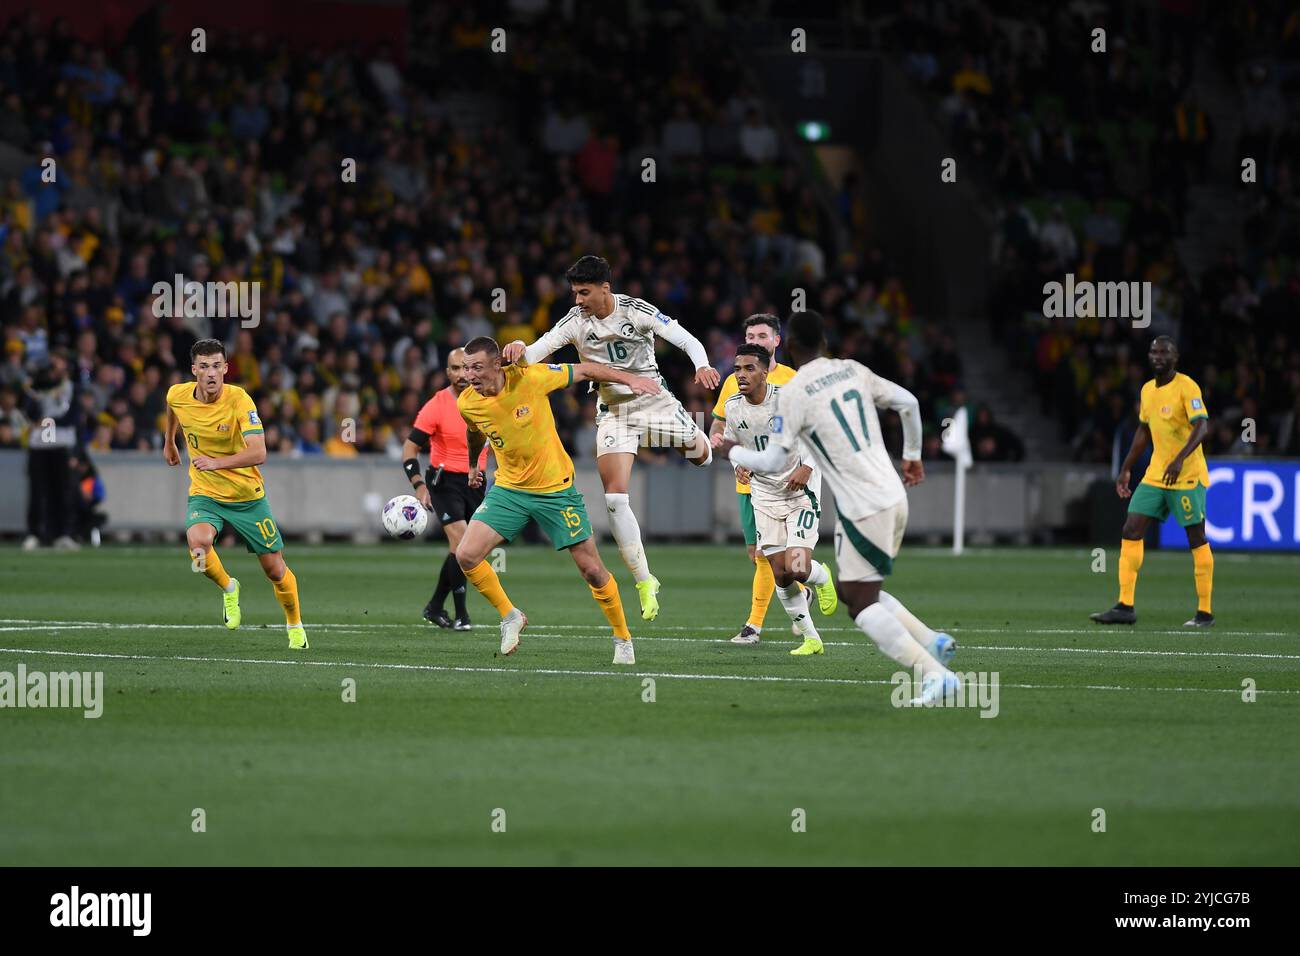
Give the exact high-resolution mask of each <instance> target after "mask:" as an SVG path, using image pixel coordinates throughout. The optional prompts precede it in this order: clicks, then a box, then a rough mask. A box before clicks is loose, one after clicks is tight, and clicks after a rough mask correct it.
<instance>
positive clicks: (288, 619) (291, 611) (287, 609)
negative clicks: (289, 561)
mask: <svg viewBox="0 0 1300 956" xmlns="http://www.w3.org/2000/svg"><path fill="white" fill-rule="evenodd" d="M271 587H273V588H275V599H276V600H277V601H279V602H280V607H282V608H284V622H285V623H286V624H288V625H289V626H290V627H297V626H298V625H299V624H301V623H302V614H301V612H300V610H299V608H298V579H297V578H295V577H294V576H293V572H292V571H290V570H289V569H288V568H285V569H284V577H282V578H281V579H280V580H278V581H272V582H271Z"/></svg>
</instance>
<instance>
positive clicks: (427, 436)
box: [402, 349, 487, 631]
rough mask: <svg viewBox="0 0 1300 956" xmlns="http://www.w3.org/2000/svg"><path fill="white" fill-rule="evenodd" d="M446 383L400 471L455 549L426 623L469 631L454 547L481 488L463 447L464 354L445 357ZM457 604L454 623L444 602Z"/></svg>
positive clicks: (406, 446) (405, 448) (406, 449)
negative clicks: (424, 456)
mask: <svg viewBox="0 0 1300 956" xmlns="http://www.w3.org/2000/svg"><path fill="white" fill-rule="evenodd" d="M447 381H449V382H450V383H451V384H450V385H448V386H447V387H446V388H444V389H443V390H442V391H440V392H438V394H436V395H434V396H433V398H431V399H429V400H428V401H427V402H425V403H424V407H423V408H421V409H420V413H419V414H418V415H416V416H415V425H414V426H413V427H412V428H411V433H410V435H408V436H407V438H406V441H405V442H403V444H402V469H403V470H404V471H405V472H406V477H407V480H409V481H410V482H411V486H412V487H413V488H414V490H415V497H416V498H417V499H419V502H420V504H422V505H424V506H425V507H426V508H428V509H429V510H430V511H434V512H436V513H437V514H438V517H439V518H440V519H441V521H442V528H443V531H444V532H446V534H447V544H448V545H450V546H451V550H450V551H448V552H447V557H446V559H445V560H444V561H443V562H442V570H441V572H440V573H439V574H438V584H437V587H435V588H434V590H433V597H432V598H430V599H429V603H428V604H426V605H425V607H424V619H425V620H426V621H428V622H429V623H430V624H437V625H438V626H439V627H448V628H454V629H455V630H457V631H468V630H470V628H471V627H472V626H473V625H471V624H470V621H469V613H468V612H467V611H466V610H465V575H464V573H463V572H462V571H461V569H460V565H459V564H458V563H457V562H456V546H457V545H459V544H460V539H461V536H462V535H463V534H464V533H465V522H466V521H468V520H469V516H470V515H471V514H473V513H474V509H475V508H477V507H478V506H479V505H481V504H482V503H483V489H482V488H471V487H470V485H469V446H468V445H466V444H465V420H464V419H463V418H461V417H460V410H459V409H458V408H457V407H456V399H457V398H458V397H459V396H460V393H461V392H463V391H465V388H466V386H467V385H469V382H468V381H467V380H466V379H465V350H464V349H453V350H452V352H451V354H450V355H448V356H447ZM423 448H428V449H429V469H428V471H427V472H426V473H425V477H424V478H421V477H420V458H419V455H420V450H421V449H423ZM486 466H487V449H486V448H484V449H483V452H482V453H481V454H480V455H479V460H478V470H479V471H482V470H483V469H484V468H485V467H486ZM448 594H450V595H451V596H452V600H454V601H455V602H456V619H455V620H454V621H453V620H452V619H451V618H449V617H448V616H447V612H446V610H445V609H444V608H443V604H445V603H446V601H447V595H448Z"/></svg>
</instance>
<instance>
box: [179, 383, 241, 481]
mask: <svg viewBox="0 0 1300 956" xmlns="http://www.w3.org/2000/svg"><path fill="white" fill-rule="evenodd" d="M196 387H197V384H196V383H195V382H179V383H177V384H175V385H173V386H172V387H171V388H169V389H168V390H167V407H168V408H170V409H171V410H172V411H173V412H174V413H175V415H176V418H177V419H178V420H179V421H180V423H181V429H182V430H183V431H184V432H185V444H186V446H187V447H188V448H189V453H190V494H192V495H206V496H207V497H209V498H215V499H216V500H217V501H254V500H256V499H258V498H262V497H264V496H265V495H266V487H265V486H264V485H263V484H262V473H261V471H259V470H258V468H257V466H256V465H248V466H247V467H244V468H222V469H219V470H218V471H198V470H197V469H195V467H194V458H195V456H198V455H206V456H208V457H210V458H220V457H222V456H224V455H233V454H235V453H236V452H240V451H243V450H244V448H245V447H247V442H245V441H244V436H245V435H260V434H262V420H261V419H260V418H258V416H257V406H256V405H254V404H253V400H252V399H251V398H250V397H249V395H248V393H247V392H246V391H244V390H243V389H242V388H240V387H239V386H238V385H223V386H222V388H221V394H220V395H219V396H217V400H216V401H215V402H204V401H200V400H199V399H198V398H196V397H195V395H194V392H195V389H196Z"/></svg>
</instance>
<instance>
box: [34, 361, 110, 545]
mask: <svg viewBox="0 0 1300 956" xmlns="http://www.w3.org/2000/svg"><path fill="white" fill-rule="evenodd" d="M24 395H25V399H26V409H25V411H26V414H27V417H28V418H29V419H30V420H31V422H32V426H33V427H32V432H31V435H30V437H29V440H28V445H27V478H28V486H27V494H28V499H27V537H26V538H25V539H24V540H23V550H24V551H32V550H35V549H36V548H38V547H42V546H49V545H51V544H53V545H54V546H55V547H57V548H75V547H76V546H77V545H76V542H75V541H74V540H73V538H72V532H73V531H74V514H73V508H74V505H73V501H72V497H71V491H72V472H71V463H70V459H71V458H72V453H73V450H74V449H75V447H76V443H77V433H78V421H77V418H78V416H79V415H80V412H81V408H80V404H79V402H78V397H77V386H76V385H75V384H74V383H73V381H72V379H71V378H69V376H68V357H67V356H66V355H65V354H64V353H63V352H60V351H56V352H54V353H53V354H51V355H50V361H49V365H48V366H46V367H45V368H42V369H40V370H39V371H38V372H37V375H36V377H35V379H34V380H33V382H32V383H31V385H30V386H28V387H26V388H25V389H24ZM127 421H130V419H127Z"/></svg>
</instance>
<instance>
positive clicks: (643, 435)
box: [502, 256, 719, 621]
mask: <svg viewBox="0 0 1300 956" xmlns="http://www.w3.org/2000/svg"><path fill="white" fill-rule="evenodd" d="M564 275H565V278H566V279H568V280H569V285H570V287H571V288H572V290H573V301H574V302H575V303H576V304H575V305H574V307H573V308H572V309H570V310H569V313H568V315H566V316H565V317H564V318H562V319H561V320H560V321H559V322H557V323H556V324H555V327H554V328H552V329H551V330H550V331H548V332H547V333H546V334H545V335H543V336H542V337H541V338H540V339H538V340H537V341H536V342H534V343H533V344H532V345H528V346H525V345H524V343H523V342H520V341H515V342H511V343H510V344H509V345H507V346H506V347H505V348H504V349H503V350H502V358H503V359H504V360H505V361H507V362H519V361H523V362H524V363H525V364H528V365H533V364H536V363H537V362H540V361H542V360H543V359H545V358H546V357H547V356H549V355H550V354H551V353H552V352H554V351H556V350H557V349H559V348H562V347H564V346H565V345H572V346H574V347H575V348H576V349H577V350H578V355H579V357H580V358H581V359H582V361H583V363H584V364H598V365H602V366H605V367H608V368H616V369H622V370H625V371H628V372H632V373H635V374H636V375H642V376H645V377H646V378H651V379H654V380H655V381H657V382H660V383H663V378H662V377H661V376H660V375H659V365H658V364H657V363H656V361H655V336H656V335H657V336H659V337H660V338H662V339H664V340H666V341H668V342H671V343H672V344H673V345H675V346H677V347H678V348H679V349H681V350H682V351H684V352H685V353H686V354H687V355H689V356H690V358H691V361H692V362H694V363H695V381H696V382H697V383H699V384H700V385H703V386H704V387H705V388H708V389H714V388H717V387H718V378H719V376H718V373H717V372H716V371H715V370H714V369H713V368H712V367H711V366H710V365H709V357H708V355H707V354H706V353H705V351H704V346H703V345H701V344H700V341H699V340H698V339H697V338H696V337H695V336H693V335H691V333H690V332H688V331H686V329H684V328H683V327H682V326H681V325H680V324H678V322H677V320H676V319H671V318H669V317H668V316H666V315H664V314H663V313H662V312H660V311H659V310H658V309H657V308H655V307H654V306H653V305H651V304H650V303H648V302H645V301H643V300H641V299H636V298H633V297H632V296H630V295H616V294H615V293H613V292H611V291H610V288H609V280H610V270H609V263H608V262H606V261H605V260H604V259H601V258H599V257H597V256H583V257H582V258H581V259H579V260H578V261H577V262H575V263H574V264H573V266H572V267H571V268H570V269H569V271H568V272H566V273H565V274H564ZM597 392H598V394H599V402H598V404H597V406H596V413H597V414H596V466H597V468H598V469H599V470H600V481H601V484H603V485H604V486H605V507H606V508H608V509H609V527H610V531H611V532H612V533H613V535H614V540H615V541H616V542H617V543H618V550H619V554H621V555H622V556H623V561H624V563H625V564H627V566H628V570H630V571H631V572H632V576H633V577H634V578H635V579H636V589H637V596H638V597H639V598H640V600H641V617H642V618H643V619H644V620H647V621H653V620H654V619H655V617H656V616H657V615H658V614H659V597H658V595H659V579H658V578H656V577H655V576H654V575H653V574H651V573H650V564H649V562H648V561H647V560H646V556H645V549H644V548H643V547H642V546H641V526H640V525H639V524H637V520H636V515H635V514H634V513H633V512H632V505H631V504H630V503H629V501H628V490H627V489H628V480H629V479H630V478H631V475H632V462H633V461H634V460H635V459H636V452H637V449H638V448H641V447H654V448H661V447H666V448H675V449H677V450H678V451H679V452H680V453H681V454H682V455H683V456H684V457H686V458H687V459H688V460H689V461H692V462H694V463H695V464H696V465H701V466H703V465H707V464H709V463H710V462H711V461H712V460H713V449H712V447H711V446H710V444H709V439H708V438H707V437H706V436H705V434H704V432H703V431H701V430H700V427H699V426H698V425H696V424H695V421H694V419H692V418H691V416H690V415H688V414H687V413H686V409H684V408H682V403H681V402H679V401H678V400H677V399H676V398H674V397H673V395H672V393H671V392H669V391H668V390H667V388H666V387H665V388H664V389H662V390H661V391H660V392H659V393H657V394H655V395H636V394H634V393H632V392H631V391H630V390H629V389H627V388H625V387H624V386H623V385H621V384H619V383H618V382H614V383H608V382H607V383H605V384H602V385H600V386H599V388H598V389H597Z"/></svg>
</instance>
